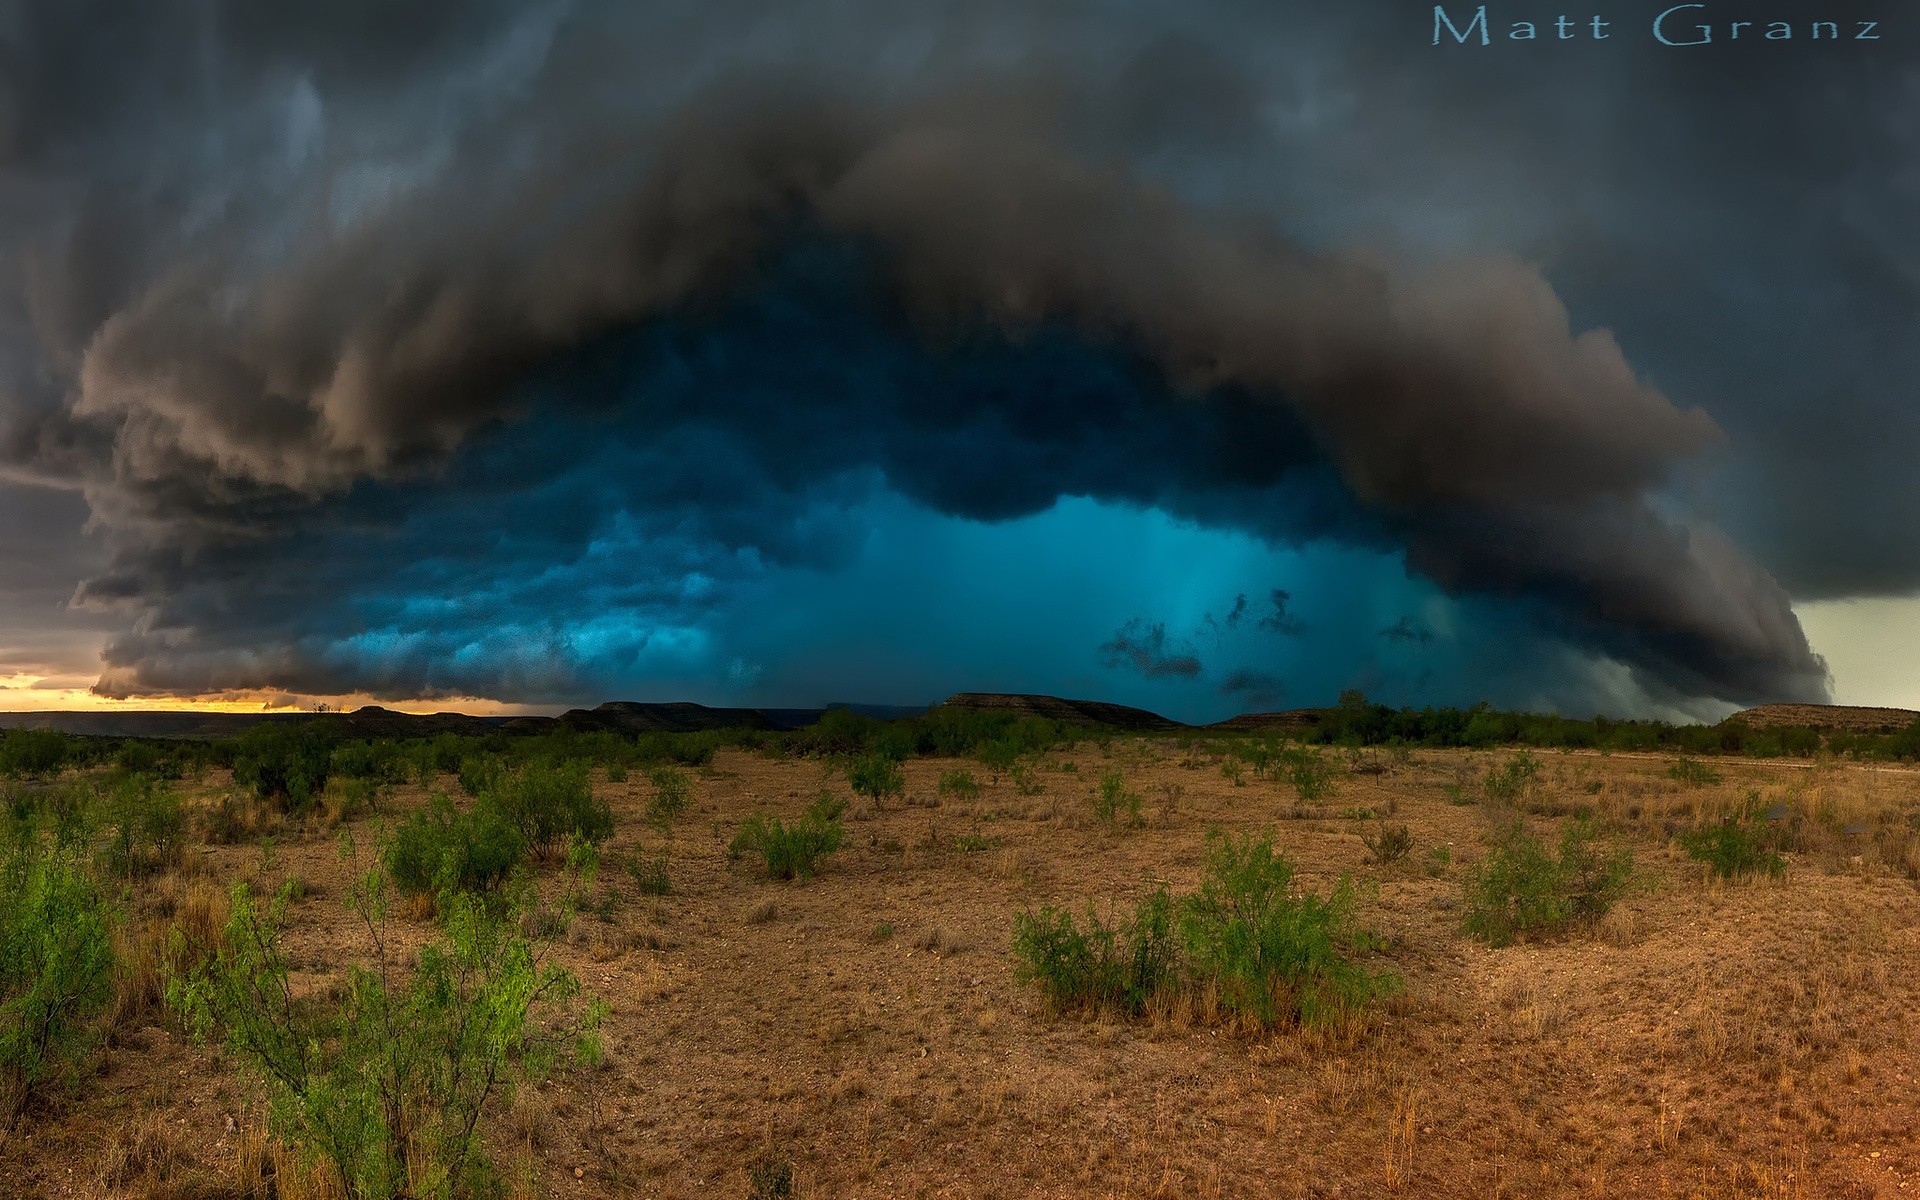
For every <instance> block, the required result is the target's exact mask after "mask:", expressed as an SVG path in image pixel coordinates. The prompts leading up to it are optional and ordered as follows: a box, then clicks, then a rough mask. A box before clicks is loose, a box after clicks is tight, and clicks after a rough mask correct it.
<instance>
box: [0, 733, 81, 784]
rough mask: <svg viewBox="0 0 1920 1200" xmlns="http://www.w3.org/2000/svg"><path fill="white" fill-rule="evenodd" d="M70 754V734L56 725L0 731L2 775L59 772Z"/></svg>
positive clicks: (34, 775)
mask: <svg viewBox="0 0 1920 1200" xmlns="http://www.w3.org/2000/svg"><path fill="white" fill-rule="evenodd" d="M70 757H71V755H70V753H69V747H68V744H67V737H66V735H65V734H63V733H61V732H60V731H59V730H57V729H8V730H4V731H0V775H5V776H7V777H8V778H19V777H21V776H32V777H35V778H40V777H45V776H49V775H58V774H59V773H60V769H61V768H62V767H64V766H66V765H67V762H68V760H69V758H70Z"/></svg>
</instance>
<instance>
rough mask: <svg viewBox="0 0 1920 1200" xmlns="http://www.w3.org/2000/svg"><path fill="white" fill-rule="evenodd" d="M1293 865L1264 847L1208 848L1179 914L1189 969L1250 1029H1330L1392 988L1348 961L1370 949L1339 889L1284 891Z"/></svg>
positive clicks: (1213, 841)
mask: <svg viewBox="0 0 1920 1200" xmlns="http://www.w3.org/2000/svg"><path fill="white" fill-rule="evenodd" d="M1293 872H1294V867H1293V863H1292V862H1290V861H1288V859H1287V858H1286V856H1285V855H1281V854H1276V853H1274V849H1273V842H1272V839H1271V838H1259V839H1255V838H1252V837H1248V838H1245V839H1243V840H1235V839H1233V838H1230V837H1227V836H1225V835H1223V834H1219V833H1215V834H1213V835H1211V836H1210V837H1209V838H1208V852H1207V869H1206V875H1205V876H1204V877H1203V878H1202V879H1201V882H1200V889H1199V891H1198V892H1196V893H1195V894H1194V895H1192V896H1191V897H1189V898H1188V899H1187V900H1186V902H1185V903H1184V904H1183V905H1182V908H1181V917H1180V929H1181V935H1182V938H1183V940H1184V941H1185V943H1186V946H1187V952H1188V955H1189V956H1190V960H1191V963H1192V969H1193V971H1194V973H1195V974H1196V975H1197V976H1199V977H1200V978H1201V979H1202V980H1203V981H1204V982H1205V983H1207V984H1208V985H1210V986H1211V987H1212V988H1213V989H1215V990H1216V991H1217V993H1218V995H1219V998H1220V1002H1221V1004H1222V1005H1223V1006H1224V1007H1225V1008H1226V1009H1227V1011H1228V1012H1230V1013H1232V1014H1233V1015H1235V1016H1236V1017H1238V1018H1239V1019H1240V1020H1242V1021H1243V1022H1246V1023H1248V1024H1251V1025H1254V1026H1256V1027H1259V1028H1268V1027H1271V1026H1273V1025H1275V1024H1278V1023H1297V1024H1302V1025H1309V1026H1325V1025H1336V1024H1339V1023H1341V1022H1343V1021H1345V1020H1348V1019H1350V1018H1351V1017H1353V1016H1355V1015H1357V1014H1358V1013H1359V1011H1360V1010H1361V1009H1363V1008H1365V1007H1366V1005H1367V1004H1369V1003H1370V1002H1371V1001H1372V1000H1373V999H1374V998H1375V997H1377V996H1379V995H1381V994H1382V993H1383V992H1385V991H1386V990H1388V989H1389V988H1390V987H1392V986H1393V980H1392V979H1391V977H1389V976H1385V975H1376V974H1373V973H1371V972H1369V971H1367V970H1366V968H1365V967H1363V966H1361V965H1360V964H1359V963H1357V962H1355V961H1354V960H1353V958H1351V957H1350V955H1351V954H1354V953H1357V952H1363V951H1366V950H1371V949H1374V948H1376V947H1377V942H1376V940H1375V939H1374V937H1373V936H1372V935H1371V934H1370V933H1368V932H1367V931H1365V930H1363V929H1361V928H1359V927H1358V926H1357V925H1355V924H1354V921H1353V910H1354V905H1355V903H1356V901H1357V898H1358V897H1357V894H1356V892H1355V891H1354V888H1353V885H1352V884H1351V883H1350V882H1349V881H1347V880H1345V879H1343V880H1341V881H1340V882H1339V883H1338V884H1336V885H1335V886H1334V888H1333V890H1332V891H1331V892H1330V893H1329V894H1328V895H1327V896H1326V897H1324V898H1323V897H1320V896H1316V895H1313V894H1311V893H1298V892H1295V891H1294V890H1293Z"/></svg>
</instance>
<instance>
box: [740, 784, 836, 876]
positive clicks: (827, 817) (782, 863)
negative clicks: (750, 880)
mask: <svg viewBox="0 0 1920 1200" xmlns="http://www.w3.org/2000/svg"><path fill="white" fill-rule="evenodd" d="M845 808H846V802H845V801H842V800H838V799H836V798H834V797H833V796H832V795H830V794H827V793H822V794H821V796H820V798H819V799H818V800H815V801H814V802H813V804H812V805H811V806H810V807H809V808H808V809H807V813H806V815H805V816H804V817H802V818H801V819H800V820H798V821H796V822H794V823H793V824H792V825H787V824H785V823H783V822H782V821H781V820H780V818H778V817H769V816H763V815H762V814H760V813H755V814H753V815H752V816H750V817H748V818H747V819H746V820H745V821H743V822H741V824H740V831H739V832H738V833H736V834H734V837H733V841H732V842H731V843H729V844H728V846H727V857H728V858H729V859H737V858H739V857H740V856H741V855H743V854H747V853H755V854H758V855H760V856H761V858H762V859H764V860H765V862H766V866H767V878H769V879H811V878H812V877H813V875H814V872H815V871H816V870H817V869H818V864H819V860H820V858H821V856H822V855H826V854H831V853H833V852H834V851H835V850H838V849H839V848H840V842H841V839H842V837H843V836H844V830H843V829H842V828H841V825H840V814H841V812H842V811H844V809H845Z"/></svg>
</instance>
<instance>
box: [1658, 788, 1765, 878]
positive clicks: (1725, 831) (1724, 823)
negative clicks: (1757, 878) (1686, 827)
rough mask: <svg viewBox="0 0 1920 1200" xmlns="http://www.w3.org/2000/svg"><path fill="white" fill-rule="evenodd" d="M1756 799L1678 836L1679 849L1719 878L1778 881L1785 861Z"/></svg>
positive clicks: (1754, 797) (1756, 796)
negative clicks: (1767, 876) (1764, 878)
mask: <svg viewBox="0 0 1920 1200" xmlns="http://www.w3.org/2000/svg"><path fill="white" fill-rule="evenodd" d="M1758 810H1759V796H1758V794H1755V795H1753V796H1751V797H1749V799H1748V801H1747V803H1746V804H1745V805H1744V806H1742V807H1741V809H1740V810H1739V811H1737V812H1735V813H1734V814H1732V815H1731V816H1727V817H1724V818H1722V819H1720V820H1719V821H1716V822H1714V823H1712V824H1710V825H1708V826H1707V827H1706V828H1704V829H1695V830H1691V831H1688V832H1684V833H1682V834H1680V835H1679V842H1680V845H1681V848H1682V849H1684V850H1685V851H1686V852H1687V857H1689V858H1691V859H1693V860H1694V861H1695V862H1701V863H1705V864H1707V866H1708V868H1709V869H1710V870H1711V871H1712V872H1713V874H1715V875H1717V876H1719V877H1720V878H1722V879H1741V878H1745V877H1747V876H1750V875H1769V876H1773V877H1775V878H1778V877H1779V876H1781V875H1784V874H1786V871H1787V860H1786V859H1784V858H1782V857H1781V856H1780V854H1779V853H1778V851H1777V849H1776V846H1775V843H1776V842H1777V841H1778V837H1777V835H1776V833H1775V831H1774V830H1772V829H1770V828H1768V826H1767V823H1766V822H1765V821H1764V820H1763V819H1762V818H1761V816H1760V813H1759V811H1758Z"/></svg>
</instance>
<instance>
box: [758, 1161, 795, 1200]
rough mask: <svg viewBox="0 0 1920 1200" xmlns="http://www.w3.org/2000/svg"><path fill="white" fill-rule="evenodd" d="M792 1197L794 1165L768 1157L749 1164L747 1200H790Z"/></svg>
mask: <svg viewBox="0 0 1920 1200" xmlns="http://www.w3.org/2000/svg"><path fill="white" fill-rule="evenodd" d="M792 1195H793V1164H792V1163H790V1162H788V1161H787V1160H786V1159H784V1158H775V1157H772V1156H767V1157H762V1158H756V1159H754V1160H753V1161H752V1162H750V1163H748V1164H747V1200H788V1197H791V1196H792Z"/></svg>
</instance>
